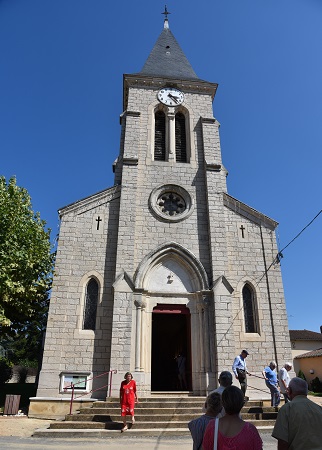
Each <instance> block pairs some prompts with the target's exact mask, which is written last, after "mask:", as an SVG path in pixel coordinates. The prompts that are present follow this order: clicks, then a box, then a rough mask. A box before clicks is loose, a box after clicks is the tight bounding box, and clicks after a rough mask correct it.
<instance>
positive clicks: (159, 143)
mask: <svg viewBox="0 0 322 450" xmlns="http://www.w3.org/2000/svg"><path fill="white" fill-rule="evenodd" d="M154 119H155V131H154V160H155V161H165V142H166V136H165V114H164V112H163V111H157V112H156V113H155V117H154Z"/></svg>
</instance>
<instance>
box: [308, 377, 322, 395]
mask: <svg viewBox="0 0 322 450" xmlns="http://www.w3.org/2000/svg"><path fill="white" fill-rule="evenodd" d="M310 384H311V390H312V391H313V392H322V383H321V381H320V379H319V378H318V377H315V378H314V379H313V380H312V381H311V383H310Z"/></svg>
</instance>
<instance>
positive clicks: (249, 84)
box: [0, 0, 322, 332]
mask: <svg viewBox="0 0 322 450" xmlns="http://www.w3.org/2000/svg"><path fill="white" fill-rule="evenodd" d="M164 4H165V3H164V2H163V1H160V0H154V1H153V2H151V0H150V1H148V0H142V1H140V2H138V1H136V2H133V1H131V0H122V2H109V1H108V0H55V1H50V0H0V175H4V176H5V177H6V178H7V179H9V178H10V177H11V176H13V175H15V176H16V178H17V184H18V185H19V186H22V187H24V188H26V189H27V190H28V192H29V194H30V195H31V198H32V205H33V209H34V211H39V212H40V216H41V218H42V219H44V220H46V222H47V225H48V227H50V228H51V230H52V233H51V236H52V241H53V242H54V240H55V237H56V235H57V233H58V231H59V218H58V214H57V210H58V209H59V208H61V207H63V206H66V205H68V204H70V203H73V202H74V201H77V200H79V199H82V198H84V197H87V196H89V195H92V194H94V193H96V192H98V191H101V190H103V189H106V188H108V187H110V186H112V185H113V184H114V177H113V173H112V164H113V161H114V160H115V159H116V157H117V155H118V151H119V143H120V124H119V116H120V114H121V113H122V82H123V73H136V72H139V71H140V70H141V69H142V67H143V64H144V62H145V61H146V59H147V57H148V55H149V53H150V51H151V50H152V48H153V46H154V44H155V41H156V40H157V38H158V36H159V34H160V33H161V31H162V29H163V18H164V17H163V15H162V14H161V13H162V12H163V11H164ZM167 8H168V11H169V12H170V13H171V14H170V15H169V25H170V29H171V31H172V32H173V34H174V36H175V37H176V39H177V41H178V42H179V44H180V46H181V48H182V49H183V51H184V53H185V55H186V56H187V58H188V60H189V62H190V63H191V65H192V67H193V68H194V70H195V72H196V73H197V75H198V76H199V78H201V79H204V80H207V81H210V82H215V83H218V84H219V87H218V91H217V94H216V97H215V100H214V117H215V118H216V119H217V120H218V121H219V122H220V124H221V127H220V136H221V146H222V155H223V163H224V165H225V167H226V168H227V170H228V172H229V176H228V180H227V183H228V193H229V194H230V195H231V196H233V197H236V198H237V199H239V200H240V201H242V202H244V203H246V204H248V205H249V206H251V207H252V208H254V209H257V210H258V211H260V212H262V213H263V214H265V215H267V216H269V217H271V218H272V219H274V220H276V221H277V222H279V226H278V228H277V239H278V244H279V249H282V248H284V247H285V246H287V245H288V244H289V243H290V242H291V241H292V240H293V238H294V237H295V236H297V234H298V233H299V232H300V231H301V230H302V229H303V228H304V227H306V225H308V224H309V223H310V221H311V220H312V219H313V218H314V217H315V216H316V215H317V214H318V213H319V212H320V211H321V208H322V206H321V204H322V201H321V198H322V188H321V184H322V183H321V169H322V126H321V120H322V26H321V23H322V2H321V0H269V1H263V0H243V1H241V0H203V1H200V2H193V1H191V0H175V1H174V0H169V1H168V2H167ZM321 228H322V214H321V215H320V216H318V217H317V218H316V219H315V220H314V221H313V223H312V224H311V225H310V226H309V227H308V228H306V229H305V231H304V232H303V233H302V234H301V235H300V236H299V237H298V238H297V239H295V240H294V241H293V242H292V243H291V244H290V245H289V246H288V247H287V248H286V249H285V251H283V259H282V261H281V268H282V276H283V283H284V291H285V299H286V305H287V312H288V320H289V328H290V329H308V330H312V331H316V332H320V326H321V325H322V312H321V310H322V307H321V288H320V287H319V280H320V279H321V278H322V271H321V269H322V265H321V255H322V239H321ZM268 263H269V262H268Z"/></svg>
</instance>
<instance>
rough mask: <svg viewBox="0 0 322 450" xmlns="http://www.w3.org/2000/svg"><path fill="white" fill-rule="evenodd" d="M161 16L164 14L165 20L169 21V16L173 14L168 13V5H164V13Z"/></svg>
mask: <svg viewBox="0 0 322 450" xmlns="http://www.w3.org/2000/svg"><path fill="white" fill-rule="evenodd" d="M161 14H164V20H168V14H171V13H170V12H168V10H167V5H164V12H163V13H161Z"/></svg>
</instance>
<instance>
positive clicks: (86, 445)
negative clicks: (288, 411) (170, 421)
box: [0, 433, 277, 450]
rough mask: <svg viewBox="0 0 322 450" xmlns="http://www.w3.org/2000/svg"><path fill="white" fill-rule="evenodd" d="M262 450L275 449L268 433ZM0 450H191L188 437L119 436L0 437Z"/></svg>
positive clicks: (263, 437) (273, 441)
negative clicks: (69, 437) (72, 437)
mask: <svg viewBox="0 0 322 450" xmlns="http://www.w3.org/2000/svg"><path fill="white" fill-rule="evenodd" d="M261 437H262V439H263V443H264V447H263V448H264V450H273V449H275V450H276V449H277V442H276V440H275V439H273V438H272V437H271V436H270V434H268V433H261ZM0 447H1V450H12V449H15V450H29V449H30V450H78V449H81V450H93V448H95V450H103V449H104V450H106V449H107V450H129V448H131V450H170V449H176V450H192V440H191V439H190V438H189V437H176V438H162V437H161V438H157V437H156V438H151V437H146V438H143V437H142V438H135V437H134V438H130V437H128V435H127V436H123V435H120V437H119V438H109V439H95V440H94V439H92V440H85V439H72V440H69V441H66V440H61V439H43V438H32V437H29V438H18V437H0Z"/></svg>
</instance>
